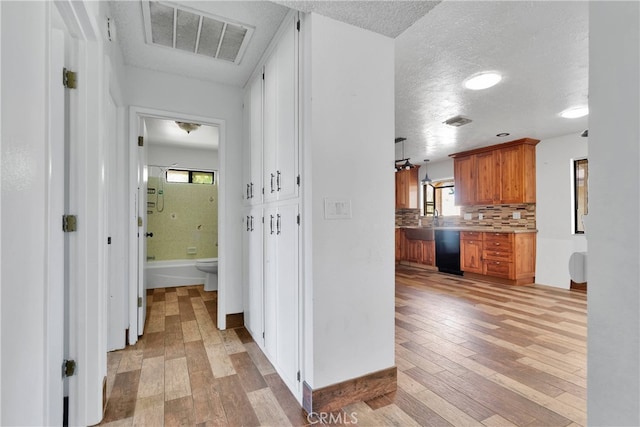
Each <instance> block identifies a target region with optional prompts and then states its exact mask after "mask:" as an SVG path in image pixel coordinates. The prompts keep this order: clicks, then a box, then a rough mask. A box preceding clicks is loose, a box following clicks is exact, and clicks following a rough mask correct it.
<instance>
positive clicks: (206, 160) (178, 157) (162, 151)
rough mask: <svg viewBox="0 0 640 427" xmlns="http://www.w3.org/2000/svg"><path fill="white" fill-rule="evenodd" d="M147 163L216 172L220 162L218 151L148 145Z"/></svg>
mask: <svg viewBox="0 0 640 427" xmlns="http://www.w3.org/2000/svg"><path fill="white" fill-rule="evenodd" d="M147 163H148V164H150V165H158V166H171V165H172V164H173V163H178V165H177V166H176V168H190V169H214V170H218V168H219V167H220V161H219V158H218V150H203V149H200V148H179V147H169V146H162V145H149V148H148V150H147Z"/></svg>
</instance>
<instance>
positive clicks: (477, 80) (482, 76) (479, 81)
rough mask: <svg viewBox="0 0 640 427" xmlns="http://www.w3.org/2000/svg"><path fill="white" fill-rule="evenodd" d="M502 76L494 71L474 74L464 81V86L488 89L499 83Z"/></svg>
mask: <svg viewBox="0 0 640 427" xmlns="http://www.w3.org/2000/svg"><path fill="white" fill-rule="evenodd" d="M500 80H502V76H501V75H500V74H498V73H495V72H482V73H479V74H474V75H473V76H471V77H469V78H468V79H466V80H465V81H464V87H466V88H467V89H471V90H482V89H488V88H490V87H491V86H495V85H497V84H498V83H500Z"/></svg>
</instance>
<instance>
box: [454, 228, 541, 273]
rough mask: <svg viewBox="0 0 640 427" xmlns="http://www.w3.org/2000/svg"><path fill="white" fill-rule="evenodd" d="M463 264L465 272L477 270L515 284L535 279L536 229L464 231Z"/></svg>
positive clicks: (462, 241) (461, 251) (461, 262)
mask: <svg viewBox="0 0 640 427" xmlns="http://www.w3.org/2000/svg"><path fill="white" fill-rule="evenodd" d="M460 264H461V269H462V271H464V272H465V273H477V274H482V275H483V276H486V277H487V278H496V279H499V281H500V282H501V283H505V284H512V285H524V284H531V283H533V282H534V280H535V267H536V234H535V232H519V233H507V232H475V231H474V232H470V231H463V232H461V234H460Z"/></svg>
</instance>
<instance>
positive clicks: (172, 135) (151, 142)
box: [129, 108, 226, 344]
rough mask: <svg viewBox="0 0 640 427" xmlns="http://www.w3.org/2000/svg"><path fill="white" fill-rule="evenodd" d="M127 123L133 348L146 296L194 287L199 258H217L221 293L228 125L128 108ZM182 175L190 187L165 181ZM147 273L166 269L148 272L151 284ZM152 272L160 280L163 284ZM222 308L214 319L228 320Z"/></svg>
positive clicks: (140, 328)
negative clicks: (151, 290)
mask: <svg viewBox="0 0 640 427" xmlns="http://www.w3.org/2000/svg"><path fill="white" fill-rule="evenodd" d="M130 123H131V127H130V137H131V138H130V140H131V141H132V142H131V159H132V160H131V171H130V176H131V184H130V188H131V199H130V200H131V204H132V205H133V212H136V213H137V215H136V216H135V217H133V218H132V220H131V230H132V231H131V240H130V242H131V248H130V265H132V266H135V268H132V269H131V270H132V271H131V273H130V299H129V301H130V304H129V306H130V318H131V320H132V322H131V327H130V332H129V342H130V343H131V344H133V343H135V342H136V341H137V339H138V336H140V335H142V333H143V328H144V322H145V317H146V289H147V288H148V287H149V288H151V287H166V286H177V285H189V284H195V283H193V282H191V283H189V278H191V279H192V280H197V279H194V277H196V276H197V275H201V272H199V271H197V270H196V269H195V262H196V260H197V259H203V258H204V259H211V258H219V272H218V277H219V279H220V280H219V283H220V285H219V288H218V291H219V295H223V294H224V277H225V262H224V256H222V254H224V238H223V237H222V236H221V235H219V234H218V230H223V226H222V224H224V138H225V122H224V120H217V119H211V118H204V117H197V116H190V115H184V114H180V113H170V112H163V111H158V110H149V109H143V108H132V111H131V115H130ZM168 175H169V179H168ZM185 175H186V176H187V181H183V182H181V183H177V182H168V181H171V180H172V178H171V177H175V176H182V177H184V176H185ZM178 179H179V178H178ZM174 180H175V179H174ZM207 180H208V181H207ZM200 182H203V183H202V184H201V183H200ZM153 264H155V265H153ZM160 264H164V265H160ZM149 266H151V267H163V269H160V270H154V271H152V273H153V274H154V276H153V277H151V279H152V280H153V281H154V283H149V279H150V277H148V276H149V274H148V273H149V271H150V270H149V268H148V267H149ZM133 270H135V271H133ZM194 272H195V275H194ZM156 273H159V275H160V276H163V277H162V278H161V281H160V282H158V274H156ZM201 280H202V279H200V281H199V283H203V282H202V281H201ZM170 281H173V282H170ZM223 302H224V301H223V298H218V316H219V318H220V317H221V316H222V317H224V316H226V312H225V309H224V303H223ZM136 318H137V320H138V321H137V322H135V320H134V319H136ZM134 323H135V325H134ZM222 326H224V324H223V325H222Z"/></svg>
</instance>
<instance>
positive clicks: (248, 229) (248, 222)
mask: <svg viewBox="0 0 640 427" xmlns="http://www.w3.org/2000/svg"><path fill="white" fill-rule="evenodd" d="M247 231H249V215H247Z"/></svg>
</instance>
